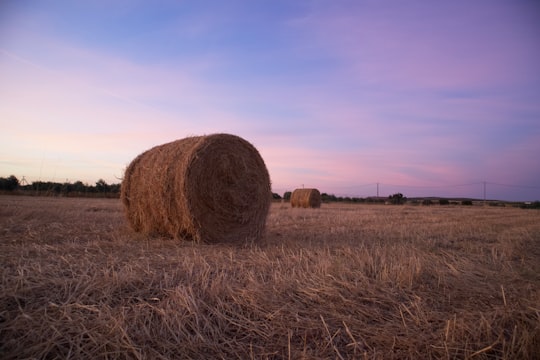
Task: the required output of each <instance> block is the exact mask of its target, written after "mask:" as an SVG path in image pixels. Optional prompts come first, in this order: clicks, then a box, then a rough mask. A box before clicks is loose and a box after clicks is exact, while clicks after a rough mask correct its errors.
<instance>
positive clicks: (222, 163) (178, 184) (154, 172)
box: [120, 134, 272, 243]
mask: <svg viewBox="0 0 540 360" xmlns="http://www.w3.org/2000/svg"><path fill="white" fill-rule="evenodd" d="M271 195H272V193H271V188H270V176H269V174H268V170H267V169H266V165H265V164H264V161H263V159H262V158H261V156H260V154H259V152H258V151H257V149H255V147H254V146H253V145H251V144H250V143H249V142H247V141H246V140H244V139H242V138H240V137H238V136H235V135H229V134H214V135H207V136H195V137H189V138H185V139H181V140H177V141H173V142H170V143H167V144H163V145H159V146H156V147H154V148H152V149H150V150H148V151H146V152H144V153H142V154H141V155H139V156H138V157H136V158H135V159H134V160H133V161H132V162H131V164H129V166H128V167H127V169H126V172H125V175H124V179H123V181H122V189H121V194H120V197H121V199H122V203H123V204H124V208H125V212H126V216H127V219H128V221H129V222H130V224H131V226H132V227H133V229H134V230H135V231H138V232H142V233H145V234H156V235H165V236H172V237H175V238H187V239H191V240H195V241H202V242H208V243H215V242H243V241H257V240H259V239H260V238H261V237H262V235H263V232H264V228H265V223H266V217H267V215H268V210H269V207H270V202H271Z"/></svg>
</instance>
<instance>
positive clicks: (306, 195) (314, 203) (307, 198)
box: [291, 189, 321, 208]
mask: <svg viewBox="0 0 540 360" xmlns="http://www.w3.org/2000/svg"><path fill="white" fill-rule="evenodd" d="M291 205H292V207H303V208H319V207H321V193H320V192H319V190H317V189H296V190H294V191H293V193H292V194H291Z"/></svg>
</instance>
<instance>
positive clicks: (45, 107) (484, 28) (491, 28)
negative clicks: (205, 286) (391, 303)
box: [0, 0, 540, 201]
mask: <svg viewBox="0 0 540 360" xmlns="http://www.w3.org/2000/svg"><path fill="white" fill-rule="evenodd" d="M539 64H540V3H538V2H537V1H534V0H516V1H507V0H504V1H502V0H474V1H470V0H456V1H431V0H430V1H428V0H423V1H417V0H411V1H401V0H388V1H387V0H380V1H379V0H377V1H375V0H356V1H343V0H333V1H326V0H305V1H304V0H299V1H285V0H277V1H263V0H249V1H248V0H245V1H242V0H232V1H209V0H197V1H195V0H193V1H172V0H171V1H161V0H158V1H151V2H150V1H139V0H134V1H128V0H118V1H109V0H91V1H90V0H81V1H67V0H64V1H55V0H51V1H28V0H20V1H9V0H8V1H1V2H0V129H1V131H0V177H7V176H9V175H15V176H16V177H17V178H19V180H21V179H22V178H23V177H24V179H25V180H26V181H27V182H29V183H30V182H32V181H55V182H64V181H68V182H75V181H77V180H80V181H83V182H85V183H89V184H93V183H95V182H96V181H97V180H99V179H103V180H105V181H106V182H107V183H119V182H121V179H122V176H123V172H124V170H125V168H126V166H127V165H128V164H129V163H130V161H131V160H133V159H134V158H135V157H136V156H137V155H138V154H140V153H141V152H143V151H145V150H147V149H149V148H151V147H153V146H156V145H159V144H163V143H167V142H170V141H173V140H176V139H181V138H184V137H187V136H192V135H205V134H212V133H231V134H235V135H238V136H241V137H242V138H244V139H246V140H247V141H249V142H250V143H252V144H253V145H254V146H255V147H256V148H257V149H258V151H259V152H260V154H261V156H262V157H263V159H264V161H265V163H266V166H267V168H268V170H269V173H270V177H271V181H272V189H273V191H274V192H276V193H278V194H283V193H284V192H285V191H291V190H294V189H295V188H300V187H315V188H317V189H319V190H320V191H321V192H326V193H329V194H335V195H338V196H358V197H367V196H375V195H377V191H378V193H379V195H380V196H388V195H391V194H393V193H396V192H401V193H403V194H404V195H405V196H408V197H414V196H447V197H452V196H456V197H457V196H461V197H475V198H483V196H484V189H485V190H486V197H487V198H488V199H498V200H519V201H534V200H540V65H539Z"/></svg>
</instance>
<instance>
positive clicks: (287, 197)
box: [283, 191, 292, 201]
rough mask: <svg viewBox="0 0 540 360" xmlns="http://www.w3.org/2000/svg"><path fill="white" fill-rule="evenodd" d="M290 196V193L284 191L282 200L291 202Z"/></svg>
mask: <svg viewBox="0 0 540 360" xmlns="http://www.w3.org/2000/svg"><path fill="white" fill-rule="evenodd" d="M291 195H292V193H291V192H290V191H285V194H283V200H285V201H291Z"/></svg>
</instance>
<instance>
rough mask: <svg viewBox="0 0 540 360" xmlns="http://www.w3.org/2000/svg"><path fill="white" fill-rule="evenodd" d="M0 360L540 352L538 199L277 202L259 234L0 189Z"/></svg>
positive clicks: (511, 355)
mask: <svg viewBox="0 0 540 360" xmlns="http://www.w3.org/2000/svg"><path fill="white" fill-rule="evenodd" d="M0 260H1V265H2V266H1V269H0V271H1V285H0V358H2V359H25V358H28V359H29V358H35V359H171V358H178V359H250V358H252V359H424V358H427V359H429V358H436V359H455V358H459V359H462V358H471V359H537V358H539V355H540V211H538V210H525V209H517V208H511V207H482V206H472V207H471V206H439V205H436V206H412V205H403V206H392V205H366V204H362V205H356V204H354V205H353V204H351V205H346V204H323V205H322V207H321V208H320V209H293V208H290V206H289V204H286V203H274V204H272V207H271V210H270V214H269V216H268V220H267V230H266V236H265V238H264V239H263V240H262V241H261V242H260V243H257V244H246V245H245V246H233V245H227V244H218V245H207V244H196V243H192V242H187V241H179V240H174V239H169V238H152V237H147V236H143V235H141V234H137V233H134V232H133V231H132V230H131V229H130V228H129V226H128V224H127V221H126V220H125V219H124V215H123V210H122V206H121V203H120V201H119V200H117V199H75V198H47V197H28V196H0Z"/></svg>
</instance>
